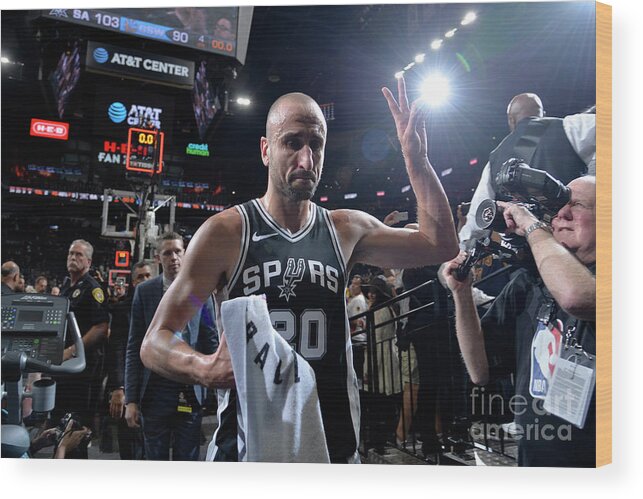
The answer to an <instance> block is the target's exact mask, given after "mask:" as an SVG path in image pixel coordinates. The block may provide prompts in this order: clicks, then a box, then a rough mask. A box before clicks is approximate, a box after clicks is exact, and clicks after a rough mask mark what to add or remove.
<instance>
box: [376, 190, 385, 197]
mask: <svg viewBox="0 0 643 499" xmlns="http://www.w3.org/2000/svg"><path fill="white" fill-rule="evenodd" d="M375 195H376V196H377V197H378V198H383V197H384V196H386V191H377V192H376V193H375Z"/></svg>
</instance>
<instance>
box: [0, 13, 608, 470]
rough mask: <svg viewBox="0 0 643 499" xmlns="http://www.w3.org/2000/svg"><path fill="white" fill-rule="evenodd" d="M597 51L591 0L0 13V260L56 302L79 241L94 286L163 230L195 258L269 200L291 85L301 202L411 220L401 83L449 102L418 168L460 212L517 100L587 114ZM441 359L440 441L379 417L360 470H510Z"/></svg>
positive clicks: (505, 440) (506, 453) (560, 113)
mask: <svg viewBox="0 0 643 499" xmlns="http://www.w3.org/2000/svg"><path fill="white" fill-rule="evenodd" d="M107 3H109V2H107ZM188 3H189V2H188ZM213 3H214V2H213ZM15 5H17V4H15ZM467 15H469V17H467ZM222 18H224V19H227V20H228V21H229V24H228V25H227V26H226V25H224V26H220V25H219V21H220V20H221V19H222ZM465 21H466V22H465ZM595 39H596V30H595V4H594V3H592V2H548V3H500V4H487V3H484V4H439V3H436V4H408V5H407V4H392V5H387V4H378V5H345V6H257V7H254V8H253V7H240V8H237V7H196V8H188V7H181V8H176V9H175V8H171V7H159V8H139V9H121V8H119V9H110V8H105V9H46V10H28V11H27V10H3V11H2V152H1V161H2V210H1V212H2V243H1V245H2V246H1V247H2V262H6V261H8V260H12V261H14V262H16V263H17V264H18V265H19V266H20V269H21V272H22V274H23V275H24V278H25V281H26V285H27V286H34V285H35V284H36V283H35V279H36V277H37V276H41V275H44V276H46V278H47V280H48V291H50V290H51V289H52V288H53V287H60V286H62V284H63V282H64V280H65V278H66V276H67V267H66V260H67V252H68V250H69V245H70V243H71V242H72V241H73V240H76V239H84V240H87V241H89V242H91V243H92V244H93V245H94V256H93V260H92V270H91V272H92V274H93V275H94V274H100V276H101V277H102V279H103V281H104V283H105V288H106V292H107V293H108V294H109V293H111V292H113V288H114V286H115V285H116V284H117V283H119V282H125V284H128V282H129V272H130V268H131V265H132V264H133V263H135V262H137V261H138V260H141V259H144V258H145V259H149V258H151V257H152V256H153V255H152V253H151V248H152V243H153V241H154V238H155V237H156V236H157V235H159V234H161V233H163V232H166V231H169V230H174V231H176V232H178V233H179V234H181V235H182V236H183V237H184V239H185V241H186V242H187V244H188V247H189V240H190V238H191V237H192V235H193V234H194V233H195V231H196V230H197V229H198V228H199V226H200V225H201V224H202V223H203V222H204V221H205V220H206V219H207V218H208V217H210V216H212V215H214V214H216V213H218V212H220V211H222V210H224V209H226V208H228V207H230V206H232V205H235V204H238V203H241V202H245V201H247V200H249V199H252V198H255V197H260V196H261V195H263V193H264V192H265V186H266V182H267V170H266V168H265V167H264V166H263V164H262V162H261V156H260V151H259V139H260V137H261V136H262V135H264V133H265V119H266V115H267V112H268V109H269V108H270V105H271V104H272V102H273V101H274V100H275V99H276V98H277V97H279V96H280V95H283V94H285V93H287V92H294V91H300V92H304V93H306V94H308V95H310V96H311V97H312V98H314V99H315V100H316V101H317V102H318V103H319V104H320V105H321V107H322V110H323V111H324V114H325V117H326V120H327V123H328V137H327V145H326V152H325V160H324V169H323V175H322V178H321V182H320V184H319V186H318V188H317V191H316V194H315V197H314V201H315V202H316V203H318V204H320V205H321V206H324V207H326V208H329V209H336V208H353V209H359V210H363V211H365V212H368V213H370V214H372V215H373V216H375V217H376V218H378V219H379V220H383V219H384V218H385V216H386V215H387V214H389V213H391V212H392V211H394V210H397V211H400V212H408V219H409V221H411V222H412V221H415V219H416V214H415V198H414V196H413V193H412V190H411V189H410V186H409V181H408V176H407V174H406V172H405V166H404V161H403V158H402V154H401V151H400V147H399V143H398V140H397V136H396V131H395V127H394V123H393V120H392V118H391V115H390V112H389V109H388V107H387V104H386V101H385V99H384V98H383V96H382V93H381V88H382V87H384V86H387V87H389V88H391V89H395V88H396V75H397V74H401V72H403V73H404V77H405V79H406V82H407V88H408V91H409V96H410V98H412V99H415V98H417V97H420V96H421V95H422V93H423V92H427V96H426V97H427V99H430V98H435V97H443V99H442V102H432V111H431V113H430V115H429V118H428V122H427V133H428V138H429V139H428V140H429V158H430V160H431V163H432V165H433V167H434V168H435V170H436V172H437V174H438V175H439V177H440V179H441V181H442V184H443V186H444V189H445V190H446V193H447V196H448V198H449V202H450V205H451V208H452V210H453V213H454V217H455V216H456V212H457V207H458V205H460V204H461V203H465V202H468V201H470V199H471V196H472V193H473V191H474V189H475V187H476V186H477V184H478V180H479V178H480V174H481V172H482V169H483V167H484V166H485V164H486V163H487V160H488V157H489V153H490V152H491V151H492V150H493V149H494V148H495V147H496V146H497V145H498V144H499V143H500V141H501V140H502V139H503V138H504V137H505V135H507V133H508V127H507V118H506V110H507V104H508V103H509V101H510V100H511V98H512V97H513V96H514V95H516V94H519V93H522V92H533V93H536V94H538V95H539V96H540V97H541V98H542V100H543V105H544V108H545V109H546V112H547V115H549V116H557V117H564V116H567V115H570V114H575V113H580V112H583V111H584V110H586V109H587V108H589V107H591V106H592V105H594V104H595V100H596V80H595V72H596V57H595V54H596V46H595ZM437 74H439V76H437V77H436V75H437ZM427 82H428V83H427ZM427 85H428V87H427ZM213 251H216V248H213ZM360 271H361V272H363V273H368V272H369V269H366V268H365V269H360ZM157 272H158V269H157V268H154V273H157ZM3 321H4V308H3ZM3 328H4V322H3ZM443 347H444V348H445V350H444V352H445V353H444V358H445V359H447V360H446V361H445V362H446V364H445V365H448V369H449V370H448V375H447V376H445V378H444V380H443V381H444V383H446V384H448V385H449V386H450V387H452V389H451V390H450V393H451V396H450V398H445V399H444V401H443V405H444V407H442V410H443V411H444V413H448V414H449V418H448V421H443V425H442V426H440V427H439V430H440V431H441V433H442V440H441V444H440V446H439V447H434V448H431V449H428V450H427V448H424V450H423V449H422V442H421V441H419V439H417V440H416V438H415V435H414V434H412V433H411V432H409V435H410V436H409V438H408V439H407V440H405V441H403V442H395V438H393V437H391V435H392V433H391V434H389V435H387V436H386V438H381V436H378V435H374V434H373V432H377V431H380V430H379V428H381V424H379V423H381V422H377V424H370V420H368V421H363V423H362V426H363V435H362V441H361V442H360V452H361V454H362V459H363V461H364V462H371V463H389V462H394V463H414V464H417V463H419V464H426V463H428V464H475V459H476V457H475V456H474V454H473V451H472V449H475V448H478V449H480V448H488V449H491V450H493V452H491V453H488V454H489V455H490V456H492V457H490V458H488V459H489V460H490V461H489V463H488V464H504V465H507V464H508V465H512V464H513V465H515V454H512V448H513V447H512V446H513V445H514V444H513V442H512V440H511V436H510V435H509V434H508V433H510V432H508V431H507V432H503V431H500V432H496V433H495V434H490V432H487V431H486V429H485V428H484V426H485V424H487V423H489V424H492V423H495V422H497V421H498V420H496V419H493V418H492V419H489V420H485V419H484V417H479V416H480V413H483V412H485V409H488V408H490V407H491V404H490V405H489V407H488V408H487V407H482V408H478V410H472V408H471V407H470V404H471V400H472V398H471V396H470V389H471V387H470V386H469V385H468V384H467V382H466V373H465V371H464V367H463V366H462V365H461V362H460V358H459V353H458V351H457V345H456V344H455V343H453V344H448V345H446V346H444V345H443ZM479 400H482V401H483V404H484V403H486V399H484V396H482V397H481V398H480V399H479ZM397 402H398V404H397V410H398V411H399V410H400V407H401V406H402V404H401V395H400V399H399V400H398V401H397ZM365 403H366V404H367V403H368V401H366V402H365ZM447 405H448V406H449V408H448V410H447V409H445V407H446V406H447ZM363 412H366V411H363ZM472 414H474V416H475V417H471V416H472ZM367 416H368V415H367ZM371 416H372V415H371ZM371 416H369V417H371ZM212 420H213V416H212V414H211V413H210V415H209V418H206V419H204V433H205V437H206V438H207V440H209V439H210V436H211V430H212V426H211V424H212V423H211V421H212ZM396 421H397V419H396ZM206 423H207V424H206ZM110 425H111V426H114V425H113V424H111V423H105V422H97V424H96V429H95V432H94V434H95V435H96V439H95V441H94V442H93V443H92V446H91V447H90V458H94V459H118V452H117V444H116V438H115V437H114V438H113V439H112V440H113V441H112V440H110V441H109V442H108V441H107V440H108V437H106V436H105V435H104V434H107V433H108V432H109V428H110V427H111V426H110ZM472 425H477V426H476V427H475V428H476V431H472V430H471V427H472ZM411 429H413V427H411ZM498 433H500V434H498ZM411 437H413V438H411ZM205 445H207V443H206V444H204V448H205ZM38 457H44V456H38ZM46 457H50V456H49V455H47V456H46Z"/></svg>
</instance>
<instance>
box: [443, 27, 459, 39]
mask: <svg viewBox="0 0 643 499" xmlns="http://www.w3.org/2000/svg"><path fill="white" fill-rule="evenodd" d="M456 31H458V28H453V29H451V30H449V31H447V32H446V33H445V34H444V37H445V38H453V35H455V32H456Z"/></svg>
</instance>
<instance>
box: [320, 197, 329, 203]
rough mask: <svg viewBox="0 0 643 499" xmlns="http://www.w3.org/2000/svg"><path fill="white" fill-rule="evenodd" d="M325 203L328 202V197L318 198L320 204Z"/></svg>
mask: <svg viewBox="0 0 643 499" xmlns="http://www.w3.org/2000/svg"><path fill="white" fill-rule="evenodd" d="M326 201H328V196H321V197H320V198H319V202H320V203H325V202H326Z"/></svg>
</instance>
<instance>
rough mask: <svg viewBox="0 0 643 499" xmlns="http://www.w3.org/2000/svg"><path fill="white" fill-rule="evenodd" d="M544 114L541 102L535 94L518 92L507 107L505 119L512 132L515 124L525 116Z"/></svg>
mask: <svg viewBox="0 0 643 499" xmlns="http://www.w3.org/2000/svg"><path fill="white" fill-rule="evenodd" d="M544 115H545V110H544V109H543V103H542V101H541V100H540V97H538V96H537V95H536V94H531V93H525V94H518V95H516V96H515V97H514V98H513V99H511V102H510V103H509V106H508V107H507V121H508V122H509V129H510V130H511V131H512V132H513V131H514V130H515V128H516V125H517V124H518V123H519V122H520V121H522V120H523V119H525V118H529V117H532V116H533V117H536V118H542V117H543V116H544Z"/></svg>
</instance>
